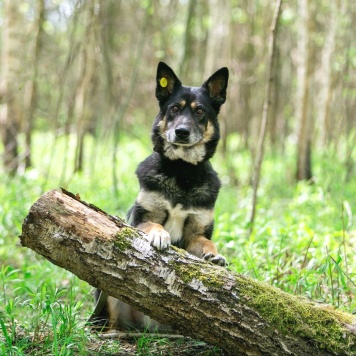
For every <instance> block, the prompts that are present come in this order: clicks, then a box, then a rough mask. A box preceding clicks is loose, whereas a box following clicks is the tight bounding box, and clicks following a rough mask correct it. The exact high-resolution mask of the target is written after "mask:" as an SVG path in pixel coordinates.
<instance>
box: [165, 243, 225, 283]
mask: <svg viewBox="0 0 356 356" xmlns="http://www.w3.org/2000/svg"><path fill="white" fill-rule="evenodd" d="M177 250H180V249H178V248H175V251H176V252H178V254H179V253H180V256H181V257H186V252H185V251H183V250H181V251H182V252H180V251H177ZM169 265H170V266H171V267H172V268H173V269H174V271H175V273H176V275H177V276H178V277H179V278H181V279H182V281H183V282H184V283H190V282H191V281H193V280H197V281H200V282H202V284H203V285H204V286H205V287H208V288H221V287H222V286H223V285H224V282H225V279H224V275H225V270H224V269H223V268H220V267H216V268H214V267H215V266H211V265H210V264H209V263H208V262H206V261H203V260H202V261H201V262H200V261H199V263H194V262H193V261H192V262H189V263H184V262H183V261H181V260H179V258H178V259H177V260H176V259H172V260H170V261H169ZM208 265H210V267H212V268H209V269H207V268H204V266H208Z"/></svg>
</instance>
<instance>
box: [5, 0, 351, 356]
mask: <svg viewBox="0 0 356 356" xmlns="http://www.w3.org/2000/svg"><path fill="white" fill-rule="evenodd" d="M274 6H275V3H274V2H272V1H267V0H255V1H249V0H209V1H194V0H141V1H139V0H135V1H118V0H117V1H114V0H86V1H80V0H61V1H60V0H27V1H24V0H4V1H1V2H0V31H1V37H0V51H1V68H0V130H1V143H0V162H1V163H0V261H1V279H0V280H1V281H2V285H0V324H1V330H2V333H3V335H2V336H1V331H0V345H1V347H2V348H3V350H6V351H8V350H9V349H11V350H13V351H14V350H16V352H18V353H19V354H21V352H25V351H27V352H28V350H30V349H31V350H37V351H38V349H37V347H38V346H36V347H35V346H34V342H29V341H28V340H27V339H24V338H23V337H22V336H21V335H22V333H23V330H27V331H29V332H31V335H32V339H31V340H32V341H33V340H36V341H37V343H40V344H41V346H40V347H42V348H43V349H46V350H51V351H50V352H52V353H54V354H60V353H61V352H62V351H61V350H64V351H63V352H64V354H65V352H67V351H68V352H69V353H70V352H72V351H73V349H75V350H76V351H78V349H80V348H82V349H83V350H84V351H83V352H86V351H85V350H87V348H88V347H89V346H88V337H87V336H84V335H82V334H80V333H81V332H82V328H80V325H82V324H81V323H82V322H83V320H85V318H86V317H87V315H88V313H89V312H90V310H91V308H92V304H91V303H92V301H91V298H92V297H91V293H90V287H89V286H87V285H86V284H85V283H83V282H80V281H78V280H77V279H76V278H74V277H72V276H71V275H70V274H68V273H67V272H65V271H61V270H60V269H58V268H56V267H55V266H52V265H51V264H50V263H48V262H47V261H44V260H43V259H42V258H40V257H38V256H36V255H35V254H33V253H31V252H30V251H26V250H25V249H23V248H21V247H20V246H19V244H18V239H17V236H18V235H20V233H21V224H22V221H23V219H24V218H25V216H26V214H27V212H28V209H29V207H30V206H31V204H33V202H34V201H35V200H36V199H37V198H38V197H39V196H40V195H41V194H42V193H43V192H44V191H46V190H48V189H54V188H58V187H60V186H62V187H64V188H66V189H68V190H70V191H73V192H74V193H79V194H80V195H81V197H82V199H84V200H86V201H89V202H91V203H94V204H95V205H97V206H99V207H101V208H102V209H104V210H107V211H108V212H109V213H112V214H118V215H120V216H122V217H124V216H125V212H126V211H127V209H128V208H129V207H130V205H131V204H132V202H133V201H134V199H135V196H136V194H137V191H138V185H137V182H136V178H135V174H134V171H135V168H136V166H137V164H138V163H139V162H140V161H141V160H142V159H144V158H145V157H146V156H147V155H148V154H150V153H151V152H152V145H151V143H150V129H151V125H152V122H153V119H154V117H155V116H156V114H157V112H158V105H157V102H156V99H155V96H154V91H155V74H156V67H157V63H158V62H159V61H164V62H166V63H167V64H168V65H170V66H171V67H172V68H173V69H174V70H175V72H176V73H177V74H178V76H179V77H180V79H181V80H182V82H183V83H184V84H186V85H196V86H198V85H200V84H202V82H203V81H204V80H205V79H207V78H208V77H209V76H210V75H211V74H212V73H213V72H214V71H215V70H217V69H219V68H220V67H223V66H227V67H228V68H229V70H230V80H229V87H228V98H227V101H226V103H225V104H224V106H223V108H222V111H221V114H220V117H219V120H220V125H221V132H222V140H221V143H220V145H219V149H218V152H217V154H216V156H215V157H214V159H213V164H214V167H215V168H216V170H217V171H218V173H219V175H220V178H221V180H222V183H223V187H222V191H221V194H220V197H219V200H218V203H217V208H216V224H215V233H214V240H215V241H216V243H217V244H218V247H219V249H220V250H221V252H222V253H223V254H225V255H226V256H227V258H228V260H229V263H230V269H232V270H234V271H237V272H240V273H244V274H247V275H251V276H253V277H254V278H257V279H259V280H263V281H266V282H267V283H271V284H273V285H276V286H278V287H280V288H282V289H284V290H286V291H288V292H292V293H298V294H302V295H305V296H307V297H309V298H312V299H313V300H318V301H320V302H326V303H329V304H332V305H334V306H336V307H340V308H343V309H345V310H347V311H349V312H351V313H355V312H356V302H355V299H356V298H354V295H355V291H356V286H355V283H356V267H355V266H356V258H355V255H356V254H355V250H356V223H355V218H354V211H355V209H356V179H355V161H356V150H355V140H356V118H355V112H356V84H355V83H356V36H355V30H354V29H355V27H356V2H355V1H353V0H348V1H347V0H332V1H326V0H325V1H324V0H320V1H310V0H300V1H293V0H290V1H287V0H284V1H282V7H281V12H280V17H279V21H278V31H276V32H275V40H276V44H275V57H274V60H273V67H272V72H271V73H272V76H271V80H270V78H266V75H267V68H268V67H267V65H268V55H269V36H270V26H271V22H272V18H273V13H274ZM266 81H270V101H269V112H268V117H267V126H266V139H265V141H264V156H263V161H262V171H261V180H260V186H259V190H258V200H257V205H256V217H255V219H254V221H253V224H252V220H251V211H252V210H253V209H252V208H253V206H252V205H253V188H252V181H253V179H254V178H253V177H254V167H255V162H256V156H257V154H258V142H259V137H260V133H261V118H262V112H263V104H264V101H265V85H266ZM68 291H70V293H69V292H68ZM68 293H69V294H68ZM69 295H70V297H69ZM43 305H45V307H43ZM66 305H69V306H70V310H69V309H68V310H67V309H65V306H66ZM20 306H21V308H25V309H22V312H21V313H19V307H20ZM26 308H27V309H26ZM24 310H25V311H24ZM73 328H74V329H75V331H76V332H75V333H73ZM59 335H61V337H59ZM70 335H72V336H70ZM73 335H74V336H73ZM79 335H80V336H79ZM40 336H41V337H40ZM73 337H78V340H79V339H80V340H86V341H85V342H79V341H78V340H76V343H74V345H75V346H73V342H72V341H73V340H72V338H73ZM54 339H55V340H56V342H55V343H53V340H54ZM26 340H27V341H26ZM39 340H41V341H39ZM59 340H60V341H59ZM89 344H90V343H89ZM53 345H55V346H53ZM78 345H81V346H78ZM90 347H94V346H90ZM95 347H99V346H97V345H96V346H95ZM100 347H104V346H103V345H102V344H101V345H100ZM136 347H137V348H139V346H138V344H137V346H136ZM0 350H1V349H0ZM66 350H67V351H66ZM14 352H15V351H14Z"/></svg>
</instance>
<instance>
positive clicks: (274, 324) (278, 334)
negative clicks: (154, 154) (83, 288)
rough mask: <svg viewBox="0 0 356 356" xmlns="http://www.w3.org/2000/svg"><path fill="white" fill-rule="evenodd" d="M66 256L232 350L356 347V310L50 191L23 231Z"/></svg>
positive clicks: (341, 351) (154, 313) (61, 260)
mask: <svg viewBox="0 0 356 356" xmlns="http://www.w3.org/2000/svg"><path fill="white" fill-rule="evenodd" d="M20 238H21V243H22V245H23V246H27V247H30V248H31V249H33V250H34V251H36V252H37V253H40V254H41V255H43V256H44V257H46V258H47V259H49V260H50V261H51V262H53V263H55V264H56V265H58V266H60V267H63V268H66V269H67V270H69V271H71V272H73V273H75V274H76V275H77V276H78V277H79V278H81V279H83V280H85V281H87V282H88V283H90V284H91V285H93V286H95V287H98V288H100V289H101V290H103V291H105V292H106V293H108V294H109V295H111V296H114V297H116V298H119V299H121V300H123V301H124V302H127V303H129V304H130V305H132V306H134V307H136V308H138V309H139V310H142V311H143V312H144V313H146V314H148V315H149V316H151V317H153V318H154V319H156V320H158V321H161V322H164V323H168V324H170V325H172V327H173V328H174V329H175V330H176V331H178V332H180V333H181V334H183V335H189V336H190V337H192V338H197V339H203V340H204V341H206V342H208V343H210V344H213V345H217V346H219V347H220V348H222V349H224V350H225V351H226V352H228V353H230V354H232V355H279V356H283V355H289V356H290V355H303V356H304V355H331V354H337V355H354V354H355V352H356V332H355V323H356V317H355V316H353V315H351V314H347V313H344V312H341V311H337V310H334V309H332V308H331V307H326V306H322V305H319V304H314V303H311V302H309V301H307V300H306V299H303V298H297V297H295V296H292V295H289V294H287V293H284V292H281V291H280V290H278V289H277V288H275V287H272V286H269V285H266V284H264V283H259V282H256V281H254V280H252V279H250V278H247V277H244V276H242V275H238V274H234V273H231V272H229V271H228V270H227V269H225V268H223V267H219V266H216V265H213V264H211V263H209V262H207V261H204V260H202V259H199V258H197V257H195V256H192V255H190V254H188V253H187V252H185V251H183V250H180V249H178V248H170V249H169V250H168V251H165V252H162V251H157V250H156V249H154V248H153V247H152V246H150V244H149V241H148V240H147V239H146V237H145V235H144V234H143V233H142V232H140V231H138V230H136V229H134V228H132V227H129V226H128V225H126V224H125V223H124V222H123V221H122V220H120V219H119V218H115V217H113V216H110V215H108V214H106V213H105V212H103V211H101V210H100V209H98V208H96V207H94V206H92V205H89V204H86V203H84V202H82V201H81V200H79V199H78V197H76V196H74V195H71V194H68V193H65V194H64V193H60V192H58V191H50V192H48V193H46V194H44V195H43V196H42V197H41V198H40V199H39V200H38V201H37V202H36V203H35V204H34V205H33V206H32V207H31V209H30V212H29V214H28V216H27V217H26V219H25V221H24V223H23V227H22V235H21V237H20Z"/></svg>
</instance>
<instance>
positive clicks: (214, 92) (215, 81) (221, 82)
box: [203, 67, 229, 107]
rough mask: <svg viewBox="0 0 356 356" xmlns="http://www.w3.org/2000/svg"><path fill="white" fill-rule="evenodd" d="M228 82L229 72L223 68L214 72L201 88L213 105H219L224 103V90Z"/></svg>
mask: <svg viewBox="0 0 356 356" xmlns="http://www.w3.org/2000/svg"><path fill="white" fill-rule="evenodd" d="M228 80H229V70H228V69H227V68H226V67H224V68H221V69H219V70H218V71H217V72H215V73H214V74H213V75H212V76H211V77H210V78H209V79H208V80H207V81H206V82H205V83H204V84H203V87H204V88H206V89H207V90H208V92H209V95H210V98H211V100H212V101H213V103H214V104H216V105H218V106H219V107H220V105H222V104H224V103H225V100H226V88H227V82H228Z"/></svg>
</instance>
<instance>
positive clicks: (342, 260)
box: [0, 134, 356, 355]
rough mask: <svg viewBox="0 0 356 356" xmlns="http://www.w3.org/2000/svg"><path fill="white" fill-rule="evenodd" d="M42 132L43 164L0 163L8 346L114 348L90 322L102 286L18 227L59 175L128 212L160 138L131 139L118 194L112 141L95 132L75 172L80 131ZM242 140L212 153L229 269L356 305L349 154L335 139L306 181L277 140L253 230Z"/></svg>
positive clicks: (38, 350) (15, 349)
mask: <svg viewBox="0 0 356 356" xmlns="http://www.w3.org/2000/svg"><path fill="white" fill-rule="evenodd" d="M34 142H35V145H34V154H33V158H34V167H35V168H33V169H31V170H29V171H26V172H25V173H23V174H22V175H19V176H17V177H14V178H10V177H8V176H6V175H5V174H4V173H3V172H0V202H1V203H0V265H1V269H0V354H4V355H24V354H26V355H38V354H41V355H42V354H44V355H46V354H47V355H87V354H113V353H115V352H118V351H119V350H120V348H121V347H122V346H123V345H122V344H120V343H119V342H113V341H101V340H99V339H97V338H95V337H94V336H93V335H92V334H90V333H88V331H87V330H85V328H84V327H83V326H84V322H85V320H86V319H87V318H88V315H89V314H90V312H91V311H92V308H93V297H92V288H91V287H90V286H89V285H88V284H86V283H84V282H82V281H80V280H79V279H78V278H77V277H75V276H73V275H72V274H70V273H69V272H67V271H65V270H63V269H60V268H58V267H56V266H54V265H52V264H51V263H50V262H48V261H47V260H45V259H44V258H42V257H41V256H38V255H36V254H35V253H33V252H32V251H30V250H28V249H25V248H23V247H21V246H20V245H19V239H18V236H19V235H20V233H21V224H22V221H23V219H24V218H25V216H26V215H27V213H28V210H29V208H30V206H31V205H32V204H33V203H34V201H35V200H36V199H38V198H39V197H40V195H41V194H42V193H43V192H44V191H47V190H49V189H55V188H59V187H60V186H62V187H64V188H66V189H67V190H70V191H72V192H73V193H79V194H80V196H81V198H82V199H83V200H85V201H87V202H90V203H93V204H95V205H97V206H98V207H100V208H102V209H104V210H106V211H108V212H109V213H111V214H116V215H119V216H121V217H124V216H125V213H126V211H127V209H128V208H129V207H130V205H131V204H132V203H133V201H134V200H135V197H136V194H137V192H138V184H137V181H136V176H135V173H134V172H135V169H136V166H137V164H138V163H139V162H140V161H141V160H142V159H143V158H144V157H146V156H147V155H148V154H150V152H151V150H152V148H151V145H150V143H149V142H148V141H141V140H139V139H136V138H132V137H130V138H122V139H121V141H120V146H119V151H118V153H119V155H118V157H119V162H118V165H117V167H116V170H117V176H118V178H119V182H118V192H119V194H118V195H116V193H115V192H116V190H115V189H114V187H113V174H112V150H111V148H110V146H111V142H110V141H109V142H106V144H105V145H104V144H103V145H98V144H97V143H93V140H92V139H91V138H89V137H88V140H87V142H86V143H87V147H88V150H87V156H86V157H85V162H86V163H87V165H86V166H85V169H84V172H82V173H76V174H73V173H72V170H73V157H74V155H73V146H74V138H73V137H70V138H66V137H59V138H57V139H56V140H54V139H53V138H52V137H51V136H50V135H44V134H37V135H36V136H35V137H34ZM235 142H237V140H236V137H235V138H233V139H231V141H230V142H229V145H228V147H229V155H228V156H227V157H228V158H226V157H223V156H222V154H221V153H220V152H218V153H217V155H216V157H214V160H213V164H214V167H215V168H216V170H218V171H219V175H220V177H221V179H222V182H223V186H222V189H221V193H220V196H219V199H218V202H217V206H216V216H215V220H216V223H215V232H214V237H213V238H214V240H215V242H216V243H217V245H218V248H219V250H220V252H221V253H222V254H224V255H225V256H226V257H227V259H228V261H229V268H230V269H231V270H233V271H235V272H239V273H243V274H245V275H249V276H251V277H253V278H255V279H257V280H261V281H265V282H267V283H269V284H271V285H274V286H277V287H279V288H281V289H283V290H285V291H288V292H291V293H294V294H302V295H305V296H307V297H309V298H311V299H313V300H317V301H320V302H323V303H328V304H331V305H334V306H336V307H338V308H341V309H343V310H346V311H348V312H350V313H356V301H355V299H356V298H354V295H355V294H356V286H355V283H356V254H355V250H356V218H355V216H354V210H355V209H356V180H355V178H352V179H351V180H349V181H347V179H346V176H345V167H344V160H343V157H342V156H339V155H338V154H337V153H335V151H333V150H332V149H330V150H328V151H327V152H324V153H322V154H320V155H319V156H315V157H314V158H313V163H314V174H315V178H316V179H315V183H314V184H307V183H303V182H302V183H298V184H296V183H295V182H294V165H295V161H294V147H293V146H292V145H290V146H288V147H287V149H286V150H285V153H284V155H283V156H282V155H277V154H274V153H273V152H271V151H267V152H266V158H265V161H264V165H263V172H262V180H261V187H260V190H259V200H258V209H257V217H256V222H255V226H254V231H253V234H251V235H250V234H249V228H250V226H249V216H250V211H251V201H252V199H251V198H252V191H251V188H250V186H249V184H248V183H249V176H250V172H251V159H250V154H249V152H247V151H243V150H240V149H239V147H238V145H236V144H235ZM65 147H67V152H69V153H68V154H67V155H64V154H63V152H64V149H65ZM353 158H354V161H355V157H353ZM222 162H223V163H222ZM232 182H237V186H233V185H232ZM162 343H168V344H169V341H165V340H163V341H162V340H151V339H150V338H145V337H143V338H141V339H138V340H136V342H135V347H134V351H132V352H134V353H136V354H141V355H143V354H145V355H148V354H150V352H153V351H152V350H155V349H157V348H159V349H160V348H161V347H165V346H164V345H163V346H162Z"/></svg>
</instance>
